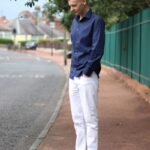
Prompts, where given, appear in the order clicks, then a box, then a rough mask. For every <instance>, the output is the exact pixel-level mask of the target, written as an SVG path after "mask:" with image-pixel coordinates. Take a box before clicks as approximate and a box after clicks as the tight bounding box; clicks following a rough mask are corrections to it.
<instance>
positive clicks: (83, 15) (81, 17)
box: [80, 6, 90, 20]
mask: <svg viewBox="0 0 150 150" xmlns="http://www.w3.org/2000/svg"><path fill="white" fill-rule="evenodd" d="M89 9H90V8H89V6H86V7H85V9H84V11H83V14H82V15H80V20H82V19H83V18H84V17H85V15H86V13H87V12H88V11H89Z"/></svg>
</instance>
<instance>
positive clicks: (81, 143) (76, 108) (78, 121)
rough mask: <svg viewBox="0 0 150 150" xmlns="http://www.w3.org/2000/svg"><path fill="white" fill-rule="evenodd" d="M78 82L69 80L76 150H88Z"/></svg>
mask: <svg viewBox="0 0 150 150" xmlns="http://www.w3.org/2000/svg"><path fill="white" fill-rule="evenodd" d="M77 82H78V79H75V80H71V79H70V80H69V96H70V105H71V113H72V119H73V122H74V127H75V131H76V150H86V130H85V129H86V127H85V121H84V117H83V111H82V107H81V99H80V95H79V89H78V84H77Z"/></svg>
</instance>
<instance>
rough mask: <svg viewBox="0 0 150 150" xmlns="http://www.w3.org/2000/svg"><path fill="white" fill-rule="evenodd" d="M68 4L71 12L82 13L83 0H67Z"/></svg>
mask: <svg viewBox="0 0 150 150" xmlns="http://www.w3.org/2000/svg"><path fill="white" fill-rule="evenodd" d="M68 4H69V6H70V11H71V12H73V13H74V14H75V15H82V13H83V11H84V7H85V1H84V0H68Z"/></svg>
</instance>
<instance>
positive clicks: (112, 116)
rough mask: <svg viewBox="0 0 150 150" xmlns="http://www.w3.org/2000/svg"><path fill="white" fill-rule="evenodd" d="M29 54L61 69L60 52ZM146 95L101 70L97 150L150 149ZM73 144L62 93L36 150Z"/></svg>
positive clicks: (66, 149) (140, 88)
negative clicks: (58, 108)
mask: <svg viewBox="0 0 150 150" xmlns="http://www.w3.org/2000/svg"><path fill="white" fill-rule="evenodd" d="M33 53H34V54H36V55H37V56H42V57H46V58H49V59H52V60H53V61H55V62H56V63H58V64H59V65H61V66H62V67H64V65H63V64H64V60H63V56H62V53H54V55H53V56H51V55H50V53H47V52H43V51H35V52H33ZM69 64H70V60H69V62H68V65H67V66H66V67H64V69H65V70H66V72H67V74H68V72H69ZM120 77H121V78H120ZM123 79H124V81H127V82H123V81H122V80H123ZM129 84H130V86H129ZM131 85H132V86H131ZM136 88H137V89H136ZM135 89H136V91H140V92H138V93H137V92H136V91H135ZM149 92H150V90H149V89H147V88H146V87H145V86H141V85H139V84H137V83H136V82H135V81H133V80H130V79H128V78H127V77H126V76H122V75H121V74H119V73H117V72H114V71H112V70H111V69H109V68H107V67H103V68H102V72H101V78H100V89H99V116H100V122H99V125H100V140H99V141H100V143H99V145H100V150H149V149H150V103H148V102H146V101H145V100H144V99H146V100H147V101H149V100H150V99H149V94H150V93H149ZM145 95H146V97H144V96H145ZM143 98H144V99H143ZM74 144H75V132H74V128H73V123H72V120H71V113H70V105H69V97H68V93H66V95H65V99H64V101H63V104H62V107H61V109H60V111H59V114H58V117H57V118H56V121H55V123H54V124H53V125H52V127H51V128H50V129H49V132H48V134H47V136H46V137H45V139H44V140H43V142H42V143H41V145H40V146H39V148H38V149H37V150H74Z"/></svg>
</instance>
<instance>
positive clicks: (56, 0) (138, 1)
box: [26, 0, 150, 30]
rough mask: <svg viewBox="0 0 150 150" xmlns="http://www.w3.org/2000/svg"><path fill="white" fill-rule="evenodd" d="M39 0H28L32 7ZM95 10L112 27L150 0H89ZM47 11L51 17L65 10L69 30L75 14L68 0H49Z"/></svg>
mask: <svg viewBox="0 0 150 150" xmlns="http://www.w3.org/2000/svg"><path fill="white" fill-rule="evenodd" d="M36 1H38V0H27V3H26V5H29V6H30V7H31V6H33V5H34V2H36ZM89 5H90V7H91V8H92V10H93V11H94V12H96V13H97V14H98V15H101V16H102V17H103V18H104V20H105V23H106V27H107V28H110V27H111V26H112V25H113V24H115V23H117V22H121V21H123V20H125V19H127V18H128V17H129V16H132V15H134V14H135V13H137V12H138V11H140V10H143V9H144V8H146V7H150V0H89ZM44 11H45V13H48V14H49V15H48V17H49V18H50V17H51V16H52V15H53V14H55V13H58V12H63V14H64V15H63V18H62V23H63V25H64V26H65V27H66V28H67V29H68V30H69V29H70V25H71V20H72V18H73V15H72V14H71V13H70V12H69V6H68V2H67V0H49V2H48V3H46V4H45V6H44Z"/></svg>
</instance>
